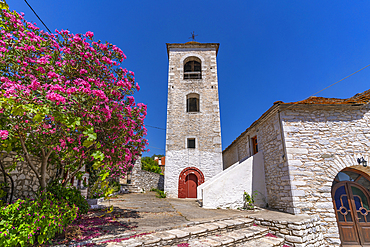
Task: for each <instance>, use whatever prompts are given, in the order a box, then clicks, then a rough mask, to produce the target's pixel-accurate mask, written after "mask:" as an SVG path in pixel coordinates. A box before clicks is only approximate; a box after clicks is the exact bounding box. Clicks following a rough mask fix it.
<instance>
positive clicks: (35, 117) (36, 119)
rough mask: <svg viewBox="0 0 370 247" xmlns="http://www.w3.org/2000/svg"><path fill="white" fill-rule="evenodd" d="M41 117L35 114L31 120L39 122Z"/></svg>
mask: <svg viewBox="0 0 370 247" xmlns="http://www.w3.org/2000/svg"><path fill="white" fill-rule="evenodd" d="M42 119H43V116H42V115H41V114H36V116H34V117H33V120H34V121H36V122H41V120H42Z"/></svg>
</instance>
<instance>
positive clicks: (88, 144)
mask: <svg viewBox="0 0 370 247" xmlns="http://www.w3.org/2000/svg"><path fill="white" fill-rule="evenodd" d="M93 143H94V142H92V141H90V140H89V139H87V140H85V141H84V142H83V144H82V145H83V146H84V147H87V148H88V147H90V146H91V145H92V144H93Z"/></svg>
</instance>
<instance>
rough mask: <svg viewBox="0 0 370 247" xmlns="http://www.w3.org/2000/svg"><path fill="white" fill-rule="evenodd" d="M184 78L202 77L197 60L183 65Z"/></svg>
mask: <svg viewBox="0 0 370 247" xmlns="http://www.w3.org/2000/svg"><path fill="white" fill-rule="evenodd" d="M184 79H202V68H201V64H200V62H198V61H194V60H192V61H189V62H187V63H185V65H184Z"/></svg>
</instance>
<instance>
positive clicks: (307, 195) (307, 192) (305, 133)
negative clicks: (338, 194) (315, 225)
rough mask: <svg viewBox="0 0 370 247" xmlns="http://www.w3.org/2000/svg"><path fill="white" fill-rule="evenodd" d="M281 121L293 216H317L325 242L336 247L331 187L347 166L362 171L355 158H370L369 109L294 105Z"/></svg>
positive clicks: (337, 240)
mask: <svg viewBox="0 0 370 247" xmlns="http://www.w3.org/2000/svg"><path fill="white" fill-rule="evenodd" d="M281 119H282V122H283V126H284V136H285V141H286V147H287V148H286V149H287V158H288V164H289V167H288V169H289V179H290V184H291V188H292V192H291V197H292V200H293V207H294V208H295V209H296V212H295V213H305V214H308V215H319V216H320V218H321V221H322V223H321V224H322V226H323V227H324V229H323V235H324V238H325V240H326V241H327V242H328V243H329V244H331V245H332V246H338V245H339V244H340V240H339V233H338V227H337V222H336V217H335V214H334V206H333V202H332V196H331V188H332V182H333V180H334V178H335V176H336V175H337V174H338V172H340V171H341V170H343V169H344V168H346V167H352V168H354V169H357V168H360V169H358V170H364V168H363V167H362V166H359V165H358V163H357V158H360V157H362V156H363V157H364V158H365V160H369V158H370V157H369V153H370V152H369V151H370V126H369V120H370V112H369V106H367V107H362V106H347V105H339V106H336V107H322V106H321V107H320V106H307V105H306V106H304V107H302V106H295V107H294V108H288V109H287V110H285V111H283V112H282V114H281ZM366 169H367V173H368V174H370V168H369V167H367V168H365V170H366ZM365 172H366V171H365Z"/></svg>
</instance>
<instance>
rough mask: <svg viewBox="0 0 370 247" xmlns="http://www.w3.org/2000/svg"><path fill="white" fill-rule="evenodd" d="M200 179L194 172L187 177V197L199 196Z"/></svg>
mask: <svg viewBox="0 0 370 247" xmlns="http://www.w3.org/2000/svg"><path fill="white" fill-rule="evenodd" d="M197 187H198V179H197V176H195V175H194V174H189V175H187V176H186V178H185V194H186V197H187V198H197Z"/></svg>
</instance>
